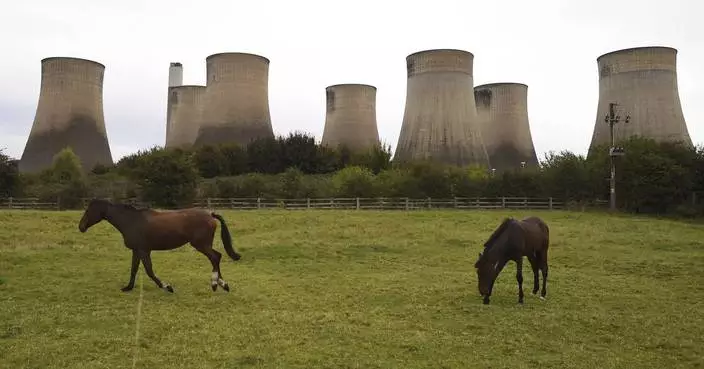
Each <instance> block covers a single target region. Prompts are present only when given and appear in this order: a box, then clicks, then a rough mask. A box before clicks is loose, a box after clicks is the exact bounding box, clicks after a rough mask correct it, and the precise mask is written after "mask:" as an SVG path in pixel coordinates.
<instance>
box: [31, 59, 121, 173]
mask: <svg viewBox="0 0 704 369" xmlns="http://www.w3.org/2000/svg"><path fill="white" fill-rule="evenodd" d="M41 65H42V77H41V87H40V92H39V101H38V103H37V111H36V114H35V116H34V122H33V123H32V130H31V132H30V133H29V138H28V139H27V144H26V145H25V148H24V152H23V153H22V157H21V158H20V162H19V170H20V171H21V172H38V171H41V170H43V169H46V168H48V167H50V166H51V164H52V161H53V157H54V155H56V154H57V153H58V152H59V151H61V150H62V149H64V148H66V147H71V149H72V150H73V152H74V153H75V154H76V155H77V156H78V158H79V159H80V161H81V165H82V166H83V169H84V170H86V171H90V170H92V169H93V167H95V165H97V164H103V165H112V163H113V161H112V154H111V153H110V145H109V143H108V138H107V133H106V130H105V119H104V117H103V76H104V72H105V66H104V65H103V64H100V63H97V62H94V61H91V60H85V59H79V58H67V57H51V58H46V59H43V60H42V61H41Z"/></svg>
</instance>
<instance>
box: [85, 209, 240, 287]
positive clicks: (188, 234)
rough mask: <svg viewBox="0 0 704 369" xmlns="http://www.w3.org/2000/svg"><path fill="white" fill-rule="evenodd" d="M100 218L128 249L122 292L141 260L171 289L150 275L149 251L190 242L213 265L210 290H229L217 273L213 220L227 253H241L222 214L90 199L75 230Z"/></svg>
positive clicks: (217, 263) (218, 262)
mask: <svg viewBox="0 0 704 369" xmlns="http://www.w3.org/2000/svg"><path fill="white" fill-rule="evenodd" d="M103 219H105V220H107V221H108V223H110V224H112V226H113V227H115V228H116V229H117V230H118V231H120V233H121V234H122V238H123V240H124V242H125V246H126V247H127V248H128V249H130V250H132V269H131V271H130V281H129V283H128V284H127V286H125V287H123V288H122V291H130V290H132V289H133V288H134V281H135V276H136V275H137V269H138V268H139V262H140V261H141V262H142V264H143V265H144V269H145V271H146V272H147V275H148V276H149V277H150V278H151V279H152V280H153V281H154V282H155V283H156V285H157V286H158V287H159V288H163V289H165V290H167V291H169V292H174V290H173V287H171V286H170V285H169V284H168V283H164V282H162V281H161V280H159V278H157V277H156V275H154V271H153V270H152V259H151V252H152V251H153V250H172V249H175V248H178V247H181V246H183V245H185V244H186V243H190V244H191V246H193V247H194V248H195V249H196V250H198V251H199V252H201V253H202V254H203V255H205V256H206V257H207V258H208V260H210V263H211V264H212V265H213V271H212V274H211V281H210V284H211V287H212V289H213V291H215V290H216V289H217V287H218V284H219V285H220V286H222V288H223V289H224V290H225V291H228V292H229V291H230V287H229V286H228V284H227V282H225V280H224V279H223V278H222V273H221V272H220V259H221V258H222V254H220V253H219V252H217V251H216V250H214V249H213V239H214V236H215V229H216V228H217V222H216V221H215V220H216V219H217V220H218V221H220V225H221V228H220V238H221V239H222V243H223V245H224V246H225V251H226V252H227V255H229V256H230V258H232V259H233V260H235V261H236V260H240V258H241V256H240V254H238V253H237V252H236V251H235V249H234V248H233V247H232V237H231V236H230V231H229V230H228V229H227V225H226V224H225V220H224V219H223V217H222V216H220V215H218V214H215V213H213V212H209V211H206V210H202V209H196V208H191V209H183V210H173V211H156V210H152V209H138V208H135V207H134V206H132V205H128V204H116V203H112V202H110V201H107V200H101V199H93V200H91V201H90V203H89V204H88V207H87V208H86V210H85V212H84V213H83V217H82V218H81V221H80V222H79V223H78V229H79V230H80V231H81V232H85V231H87V230H88V228H90V227H92V226H93V225H95V224H97V223H98V222H100V221H102V220H103Z"/></svg>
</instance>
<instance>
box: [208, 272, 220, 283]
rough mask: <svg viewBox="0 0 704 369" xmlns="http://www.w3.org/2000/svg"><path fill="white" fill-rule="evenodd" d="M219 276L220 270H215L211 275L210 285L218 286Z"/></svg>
mask: <svg viewBox="0 0 704 369" xmlns="http://www.w3.org/2000/svg"><path fill="white" fill-rule="evenodd" d="M219 277H220V274H219V273H218V272H213V273H212V274H211V275H210V285H211V286H217V284H218V279H219Z"/></svg>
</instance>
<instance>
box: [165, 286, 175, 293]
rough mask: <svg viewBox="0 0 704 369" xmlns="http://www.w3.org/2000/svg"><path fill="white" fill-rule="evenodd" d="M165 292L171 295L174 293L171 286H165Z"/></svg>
mask: <svg viewBox="0 0 704 369" xmlns="http://www.w3.org/2000/svg"><path fill="white" fill-rule="evenodd" d="M166 290H167V291H169V292H171V293H174V289H173V287H171V286H166Z"/></svg>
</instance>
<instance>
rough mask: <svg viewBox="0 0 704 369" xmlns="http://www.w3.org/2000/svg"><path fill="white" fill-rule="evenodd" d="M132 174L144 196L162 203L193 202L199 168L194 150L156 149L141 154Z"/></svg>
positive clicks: (156, 202)
mask: <svg viewBox="0 0 704 369" xmlns="http://www.w3.org/2000/svg"><path fill="white" fill-rule="evenodd" d="M130 177H131V179H132V180H133V181H134V182H135V183H136V184H137V185H138V186H139V187H140V189H141V195H142V198H143V200H146V201H148V202H151V203H153V204H154V205H156V206H159V207H167V208H174V207H182V206H190V205H191V204H192V202H193V200H194V199H195V196H196V190H197V184H198V172H197V171H196V169H195V165H194V163H193V160H192V157H191V154H190V153H189V152H186V151H183V150H179V149H163V150H156V151H153V152H152V153H151V154H149V155H145V156H142V157H140V158H138V159H137V160H136V162H135V163H134V166H133V168H132V170H131V175H130Z"/></svg>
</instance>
